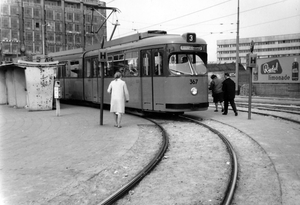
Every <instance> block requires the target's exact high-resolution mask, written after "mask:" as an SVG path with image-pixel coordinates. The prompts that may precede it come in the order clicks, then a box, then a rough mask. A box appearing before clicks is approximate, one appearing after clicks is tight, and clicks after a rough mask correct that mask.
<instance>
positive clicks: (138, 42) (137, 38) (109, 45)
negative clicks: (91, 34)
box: [86, 30, 206, 52]
mask: <svg viewBox="0 0 300 205" xmlns="http://www.w3.org/2000/svg"><path fill="white" fill-rule="evenodd" d="M172 43H180V44H190V43H188V42H187V41H186V38H185V34H182V35H180V34H167V33H166V32H165V31H157V30H155V31H148V32H144V33H136V34H133V35H130V36H126V37H122V38H118V39H114V40H111V41H107V42H105V43H104V46H103V49H108V50H109V51H110V52H114V51H121V50H124V49H132V48H140V47H145V46H152V45H163V44H172ZM195 43H196V44H206V42H205V41H204V40H203V39H201V38H196V42H194V43H193V44H195ZM97 49H101V44H96V45H92V46H89V47H87V48H86V51H87V52H93V51H95V50H97Z"/></svg>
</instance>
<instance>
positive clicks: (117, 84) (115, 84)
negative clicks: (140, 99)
mask: <svg viewBox="0 0 300 205" xmlns="http://www.w3.org/2000/svg"><path fill="white" fill-rule="evenodd" d="M114 77H115V79H114V80H113V81H111V82H110V84H109V86H108V89H107V92H108V93H110V95H111V100H110V112H112V113H114V115H115V122H116V124H115V127H118V128H121V127H122V126H121V120H122V115H123V114H124V113H125V102H129V92H128V89H127V86H126V83H125V81H123V80H122V74H121V73H120V72H116V73H115V75H114Z"/></svg>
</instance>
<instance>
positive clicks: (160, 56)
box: [154, 51, 163, 76]
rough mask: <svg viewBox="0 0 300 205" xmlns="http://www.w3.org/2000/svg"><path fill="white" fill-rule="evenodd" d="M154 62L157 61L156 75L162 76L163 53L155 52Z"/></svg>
mask: <svg viewBox="0 0 300 205" xmlns="http://www.w3.org/2000/svg"><path fill="white" fill-rule="evenodd" d="M154 62H155V72H154V75H156V76H160V75H163V53H162V52H159V51H158V52H155V53H154Z"/></svg>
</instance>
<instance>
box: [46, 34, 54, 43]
mask: <svg viewBox="0 0 300 205" xmlns="http://www.w3.org/2000/svg"><path fill="white" fill-rule="evenodd" d="M47 41H52V42H53V41H54V34H53V33H49V32H47Z"/></svg>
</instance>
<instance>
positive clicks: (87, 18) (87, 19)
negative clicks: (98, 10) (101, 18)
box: [85, 15, 92, 23]
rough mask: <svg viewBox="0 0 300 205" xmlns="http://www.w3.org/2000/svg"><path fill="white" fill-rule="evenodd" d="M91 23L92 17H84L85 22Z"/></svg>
mask: <svg viewBox="0 0 300 205" xmlns="http://www.w3.org/2000/svg"><path fill="white" fill-rule="evenodd" d="M91 21H92V16H91V15H85V22H87V23H91Z"/></svg>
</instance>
